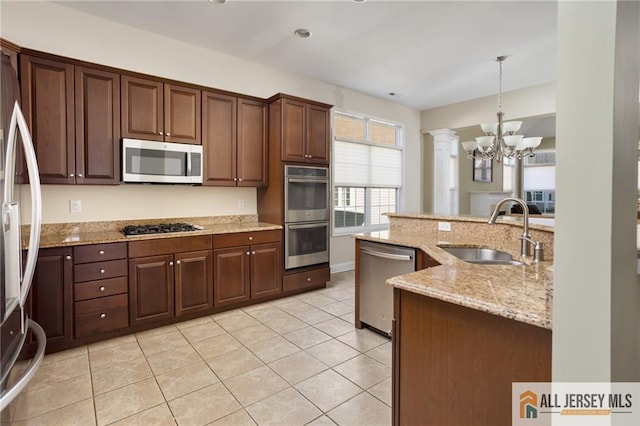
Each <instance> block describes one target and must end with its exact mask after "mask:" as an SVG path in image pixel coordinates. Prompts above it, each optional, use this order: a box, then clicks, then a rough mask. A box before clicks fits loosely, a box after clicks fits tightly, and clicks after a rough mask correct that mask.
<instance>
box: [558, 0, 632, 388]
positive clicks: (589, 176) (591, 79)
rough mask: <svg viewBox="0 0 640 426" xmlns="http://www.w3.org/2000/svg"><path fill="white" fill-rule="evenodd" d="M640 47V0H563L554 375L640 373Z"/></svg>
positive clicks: (624, 376)
mask: <svg viewBox="0 0 640 426" xmlns="http://www.w3.org/2000/svg"><path fill="white" fill-rule="evenodd" d="M639 51H640V4H639V3H637V2H626V1H618V2H560V3H559V5H558V95H557V100H558V116H557V141H558V143H557V146H556V152H557V182H556V193H557V195H558V203H557V210H556V217H555V224H556V233H555V240H554V243H555V246H554V253H555V255H554V259H555V261H556V265H555V271H554V292H553V345H552V346H553V357H552V358H553V366H552V372H553V380H554V381H559V382H578V381H592V382H600V381H601V382H609V381H611V382H635V381H638V380H640V285H639V284H638V276H637V275H636V272H637V270H636V268H637V263H636V262H637V249H636V238H637V236H636V232H634V230H636V227H637V225H636V214H637V213H636V208H637V207H636V198H637V193H636V190H637V188H636V181H637V172H638V171H637V162H636V158H637V157H636V156H637V152H638V145H637V143H638V142H637V141H638V137H639V134H638V125H639V124H640V123H639V122H638V118H637V117H638V104H637V101H638V98H637V96H638V86H639V82H638V80H639V79H640V60H639V56H638V52H639ZM585 124H587V125H585ZM577 152H579V153H580V155H579V161H577V160H576V157H575V155H576V153H577ZM594 164H598V166H597V167H591V165H594ZM587 192H588V197H589V199H590V200H595V202H591V203H589V208H584V206H585V194H586V193H587Z"/></svg>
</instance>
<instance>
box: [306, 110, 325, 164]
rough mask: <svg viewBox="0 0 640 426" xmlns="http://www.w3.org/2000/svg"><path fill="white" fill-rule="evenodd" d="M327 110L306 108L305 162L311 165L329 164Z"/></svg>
mask: <svg viewBox="0 0 640 426" xmlns="http://www.w3.org/2000/svg"><path fill="white" fill-rule="evenodd" d="M329 128H330V125H329V109H327V108H324V107H320V106H316V105H308V106H307V139H306V142H307V144H306V149H305V153H306V154H307V161H309V162H312V163H320V164H329V139H330V130H329Z"/></svg>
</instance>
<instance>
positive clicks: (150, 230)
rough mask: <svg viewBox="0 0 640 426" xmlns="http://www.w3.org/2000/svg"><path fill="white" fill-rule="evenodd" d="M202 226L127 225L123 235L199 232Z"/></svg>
mask: <svg viewBox="0 0 640 426" xmlns="http://www.w3.org/2000/svg"><path fill="white" fill-rule="evenodd" d="M201 229H203V228H202V227H201V226H197V225H191V224H189V223H161V224H159V225H127V226H125V227H124V228H123V229H122V233H123V234H124V235H126V236H127V237H135V236H136V235H148V234H166V233H169V232H188V231H199V230H201Z"/></svg>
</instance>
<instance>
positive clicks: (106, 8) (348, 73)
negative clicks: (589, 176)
mask: <svg viewBox="0 0 640 426" xmlns="http://www.w3.org/2000/svg"><path fill="white" fill-rule="evenodd" d="M59 4H61V5H63V6H66V7H70V8H73V9H76V10H79V11H82V12H85V13H89V14H92V15H97V16H101V17H103V18H106V19H110V20H114V21H118V22H120V23H122V24H125V25H131V26H133V27H136V28H140V29H144V30H147V31H150V32H153V33H157V34H161V35H164V36H167V37H170V38H173V39H177V40H181V41H184V42H187V43H190V44H194V45H198V46H201V47H205V48H208V49H211V50H215V51H219V52H223V53H226V54H229V55H233V56H237V57H242V58H245V59H248V60H251V61H255V62H258V63H262V64H265V65H269V66H272V67H276V68H280V69H283V70H287V71H291V72H294V73H297V74H301V75H305V76H308V77H312V78H315V79H318V80H322V81H326V82H329V83H332V84H335V85H337V86H341V87H345V88H349V89H353V90H356V91H359V92H363V93H367V94H370V95H373V96H376V97H380V98H385V99H389V100H392V101H393V102H396V103H399V104H403V105H406V106H409V107H412V108H416V109H419V110H424V109H429V108H433V107H437V106H442V105H448V104H451V103H455V102H461V101H465V100H469V99H474V98H478V97H482V96H488V95H492V94H496V93H497V91H498V65H497V63H496V62H494V61H493V58H494V57H496V56H499V55H509V56H510V57H509V59H508V60H507V61H505V62H504V77H503V91H510V90H515V89H520V88H523V87H528V86H533V85H537V84H542V83H547V82H551V81H555V76H556V73H555V62H556V61H555V55H556V2H555V1H518V0H512V1H495V2H490V1H466V2H462V1H381V0H368V1H366V2H364V3H355V2H353V1H351V0H337V1H311V0H304V1H269V0H262V1H248V0H228V1H227V3H226V4H218V3H215V2H209V1H207V0H198V1H185V0H182V1H127V2H119V1H61V2H59ZM297 28H306V29H308V30H310V31H311V32H312V34H313V35H312V36H311V37H310V38H308V39H300V38H296V37H294V35H293V32H294V30H295V29H297ZM132 42H134V41H132ZM389 92H395V93H397V94H398V95H397V96H394V97H391V96H389V95H388V93H389Z"/></svg>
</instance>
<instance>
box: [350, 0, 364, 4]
mask: <svg viewBox="0 0 640 426" xmlns="http://www.w3.org/2000/svg"><path fill="white" fill-rule="evenodd" d="M351 1H352V2H354V3H364V2H365V1H367V0H351Z"/></svg>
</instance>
